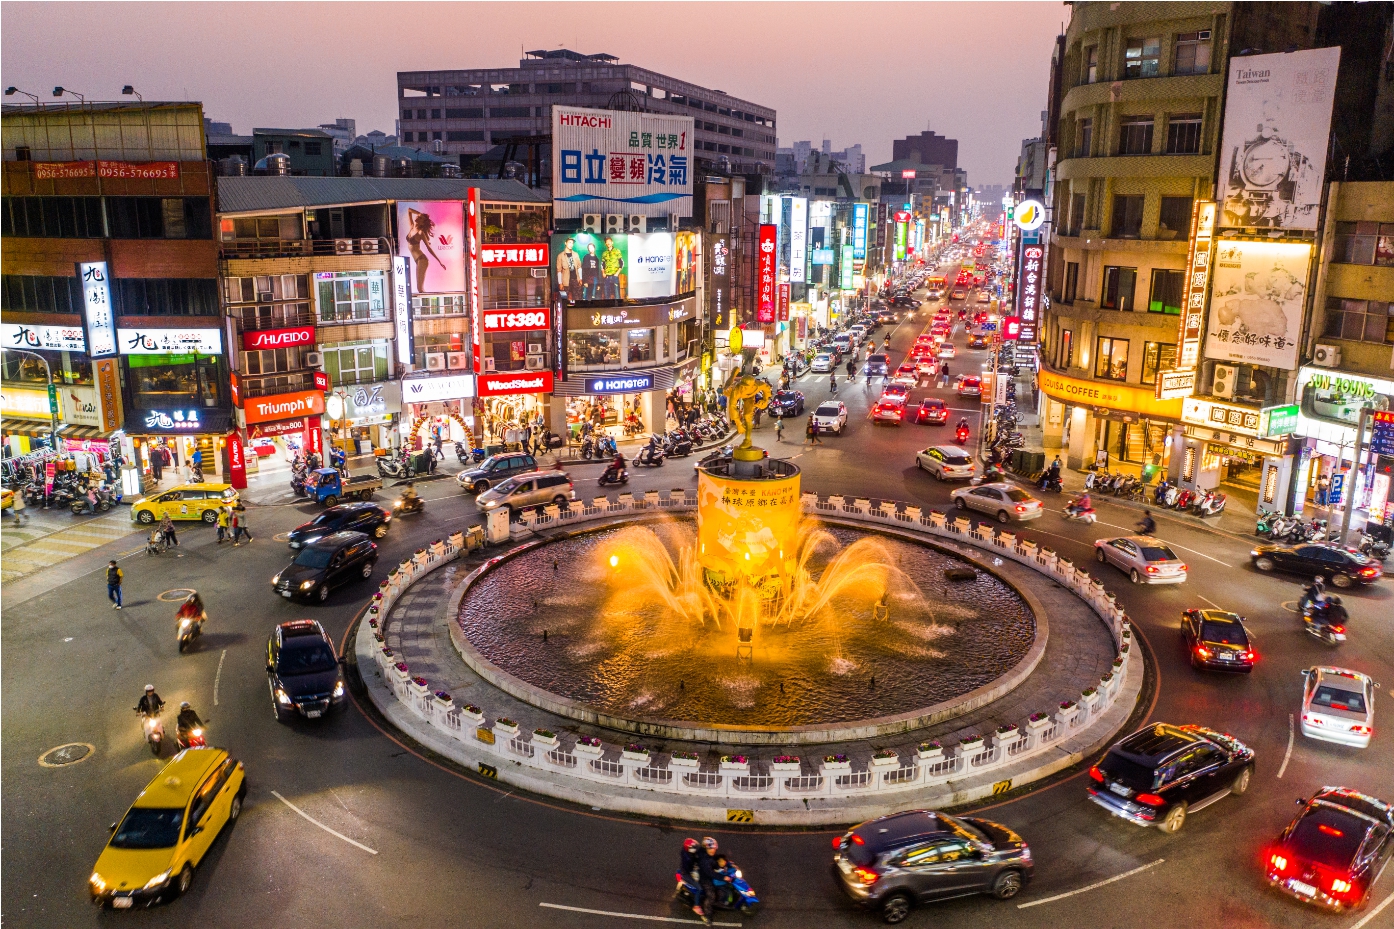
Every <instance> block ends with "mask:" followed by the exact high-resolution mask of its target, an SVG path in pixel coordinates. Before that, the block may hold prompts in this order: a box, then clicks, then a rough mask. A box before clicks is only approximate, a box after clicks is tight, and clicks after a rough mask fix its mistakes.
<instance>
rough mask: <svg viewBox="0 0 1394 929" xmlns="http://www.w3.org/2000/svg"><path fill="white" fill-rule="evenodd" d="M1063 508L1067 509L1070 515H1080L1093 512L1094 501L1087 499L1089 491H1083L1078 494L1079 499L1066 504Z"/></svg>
mask: <svg viewBox="0 0 1394 929" xmlns="http://www.w3.org/2000/svg"><path fill="white" fill-rule="evenodd" d="M1065 509H1067V510H1069V512H1070V515H1071V516H1081V515H1083V514H1085V513H1092V512H1094V501H1092V500H1090V499H1089V492H1088V491H1085V492H1084V493H1082V494H1080V495H1079V499H1078V500H1076V501H1075V502H1073V503H1071V504H1068V505H1067V506H1066V507H1065Z"/></svg>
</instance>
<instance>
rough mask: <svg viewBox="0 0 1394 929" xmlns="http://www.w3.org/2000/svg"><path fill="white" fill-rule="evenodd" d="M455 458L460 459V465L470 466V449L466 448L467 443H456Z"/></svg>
mask: <svg viewBox="0 0 1394 929" xmlns="http://www.w3.org/2000/svg"><path fill="white" fill-rule="evenodd" d="M455 457H456V458H458V459H460V464H469V462H470V454H469V449H467V448H465V443H464V442H456V443H455Z"/></svg>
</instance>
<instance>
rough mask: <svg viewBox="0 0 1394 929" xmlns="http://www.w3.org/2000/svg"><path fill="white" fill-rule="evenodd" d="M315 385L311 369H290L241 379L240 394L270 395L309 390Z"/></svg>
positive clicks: (251, 395) (252, 395) (246, 395)
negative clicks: (281, 372) (280, 372)
mask: <svg viewBox="0 0 1394 929" xmlns="http://www.w3.org/2000/svg"><path fill="white" fill-rule="evenodd" d="M314 386H315V378H314V373H313V372H311V371H291V372H287V373H283V374H267V375H262V376H260V377H246V378H243V379H242V396H244V397H270V396H273V395H275V394H286V393H291V392H292V391H296V390H311V389H312V388H313V387H314Z"/></svg>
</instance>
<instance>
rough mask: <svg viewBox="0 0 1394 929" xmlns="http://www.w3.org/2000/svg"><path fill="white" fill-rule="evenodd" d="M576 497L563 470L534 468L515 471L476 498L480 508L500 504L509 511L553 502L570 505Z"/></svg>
mask: <svg viewBox="0 0 1394 929" xmlns="http://www.w3.org/2000/svg"><path fill="white" fill-rule="evenodd" d="M574 499H576V492H575V490H574V489H573V488H572V484H571V477H570V476H569V475H568V474H566V472H564V471H532V472H529V473H527V474H515V475H514V476H513V477H510V478H508V479H507V480H505V481H503V482H502V483H500V484H498V485H496V486H494V487H490V488H489V489H488V490H486V491H484V492H483V493H482V494H480V495H479V496H478V497H476V498H475V502H476V503H477V504H478V505H479V508H480V509H481V510H484V511H486V512H487V511H489V510H492V509H495V508H498V507H504V508H506V509H507V510H508V511H509V512H510V513H516V512H517V511H518V510H522V509H526V508H528V507H530V506H545V505H547V504H549V503H554V504H556V505H557V506H560V507H566V506H568V505H570V503H571V501H572V500H574Z"/></svg>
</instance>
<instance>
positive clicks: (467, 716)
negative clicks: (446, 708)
mask: <svg viewBox="0 0 1394 929" xmlns="http://www.w3.org/2000/svg"><path fill="white" fill-rule="evenodd" d="M460 718H461V719H463V720H465V721H466V722H467V723H469V724H470V725H471V726H478V725H479V724H480V723H482V722H484V713H483V712H482V711H481V710H480V709H479V707H477V706H473V705H472V704H469V703H466V704H465V705H464V706H462V707H460Z"/></svg>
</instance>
